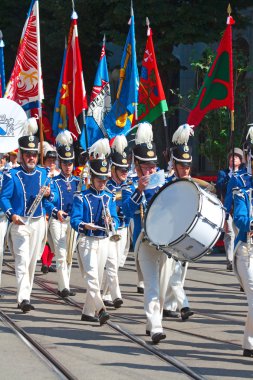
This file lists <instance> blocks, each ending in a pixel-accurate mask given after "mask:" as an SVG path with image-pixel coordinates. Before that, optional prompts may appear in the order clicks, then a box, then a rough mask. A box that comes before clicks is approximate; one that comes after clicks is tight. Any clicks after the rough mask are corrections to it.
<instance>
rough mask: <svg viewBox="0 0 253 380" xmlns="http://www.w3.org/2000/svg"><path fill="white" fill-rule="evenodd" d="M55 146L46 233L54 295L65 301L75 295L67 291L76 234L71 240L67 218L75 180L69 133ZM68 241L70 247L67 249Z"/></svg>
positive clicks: (59, 136) (76, 186) (70, 209)
mask: <svg viewBox="0 0 253 380" xmlns="http://www.w3.org/2000/svg"><path fill="white" fill-rule="evenodd" d="M56 143H57V153H58V159H59V166H60V168H61V173H60V174H59V175H58V176H56V177H54V179H53V181H52V185H51V195H50V199H49V200H50V202H51V203H52V206H51V208H52V212H51V214H50V216H51V217H50V219H49V231H50V233H51V237H52V241H53V246H54V252H55V257H56V268H57V278H58V294H59V295H60V296H61V297H68V296H74V295H75V293H73V292H72V291H70V287H69V277H70V269H71V262H72V256H73V250H74V246H75V240H76V234H74V235H72V236H71V226H70V214H71V211H72V205H73V197H74V193H75V192H76V191H77V188H78V184H79V178H77V177H75V176H73V175H72V171H73V165H74V159H75V156H74V147H73V139H72V136H71V133H70V132H69V131H63V132H60V133H59V134H58V136H57V137H56ZM70 238H71V246H69V239H70ZM68 250H70V252H68ZM68 256H69V257H68ZM70 258H71V259H70ZM68 261H69V262H68Z"/></svg>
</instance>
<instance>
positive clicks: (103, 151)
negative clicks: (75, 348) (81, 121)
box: [70, 139, 119, 325]
mask: <svg viewBox="0 0 253 380" xmlns="http://www.w3.org/2000/svg"><path fill="white" fill-rule="evenodd" d="M89 153H90V156H91V158H90V174H91V185H90V188H89V189H87V190H84V191H82V192H80V193H77V194H76V195H75V196H74V202H73V208H72V214H71V220H70V222H71V226H72V227H73V228H74V229H75V230H76V231H77V232H78V233H79V236H78V243H77V257H78V261H79V266H80V270H81V273H82V276H83V278H84V279H85V281H86V285H87V295H86V302H85V304H84V307H83V311H82V317H81V320H82V321H91V322H95V321H99V322H100V325H103V324H104V323H106V321H107V320H108V319H109V317H110V316H109V314H108V312H107V311H106V308H105V305H104V303H103V300H102V297H101V294H100V288H101V283H102V278H103V272H104V267H105V263H106V259H107V254H108V252H107V251H108V241H109V238H108V233H109V228H112V227H114V228H115V230H117V227H118V223H119V221H118V216H117V211H116V203H115V201H114V200H113V197H112V195H111V193H109V192H107V191H106V190H105V187H106V182H107V180H108V179H109V176H110V173H109V159H108V157H109V154H110V146H109V141H108V140H107V139H100V140H98V141H97V142H96V143H94V144H93V145H92V146H91V148H90V151H89ZM110 292H111V295H112V297H113V294H112V293H113V289H110Z"/></svg>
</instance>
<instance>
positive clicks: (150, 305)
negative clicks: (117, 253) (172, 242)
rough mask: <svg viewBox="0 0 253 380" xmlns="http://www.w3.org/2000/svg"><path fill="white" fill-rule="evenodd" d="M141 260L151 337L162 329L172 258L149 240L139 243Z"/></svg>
mask: <svg viewBox="0 0 253 380" xmlns="http://www.w3.org/2000/svg"><path fill="white" fill-rule="evenodd" d="M138 256H139V262H140V266H141V270H142V273H143V277H144V286H145V291H144V310H145V313H146V317H147V326H146V328H147V330H149V331H150V332H151V337H152V335H153V334H155V333H160V332H162V331H163V329H162V314H163V304H164V299H165V293H166V289H167V285H168V276H169V272H170V270H171V269H170V267H171V260H168V257H167V256H166V255H165V253H163V252H160V251H158V250H157V249H156V248H155V247H154V246H150V245H149V242H148V241H147V240H144V241H142V242H141V243H140V245H139V252H138Z"/></svg>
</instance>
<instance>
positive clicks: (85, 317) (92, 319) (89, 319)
mask: <svg viewBox="0 0 253 380" xmlns="http://www.w3.org/2000/svg"><path fill="white" fill-rule="evenodd" d="M81 321H86V322H99V319H98V317H91V316H90V315H86V314H82V316H81Z"/></svg>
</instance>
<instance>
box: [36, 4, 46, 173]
mask: <svg viewBox="0 0 253 380" xmlns="http://www.w3.org/2000/svg"><path fill="white" fill-rule="evenodd" d="M36 14H37V17H36V29H37V47H38V51H37V60H38V98H39V107H38V113H39V134H40V164H41V165H42V166H43V141H44V136H43V125H42V78H41V77H42V73H41V54H40V17H39V0H37V1H36Z"/></svg>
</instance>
